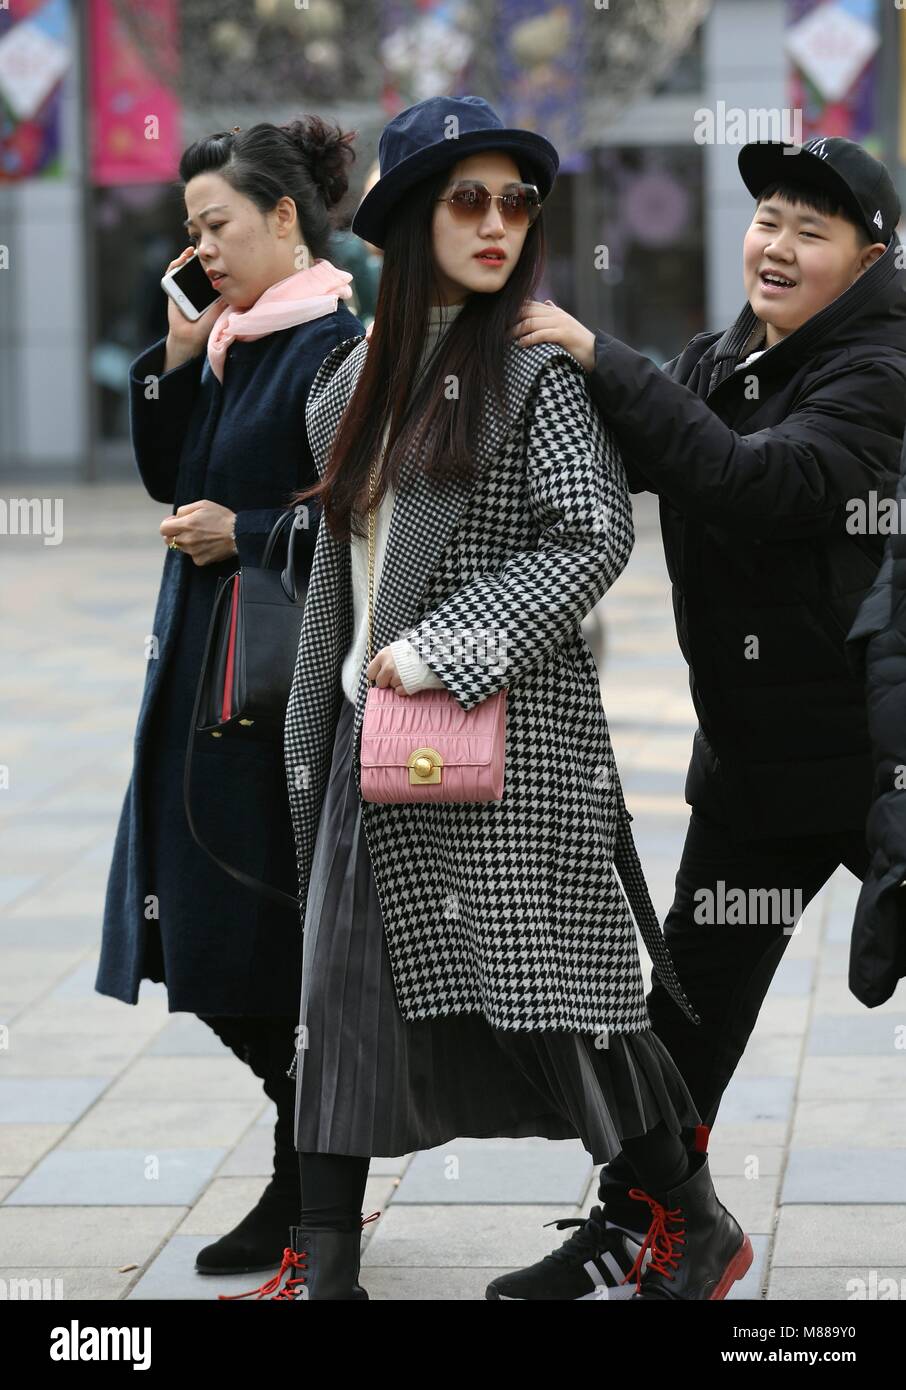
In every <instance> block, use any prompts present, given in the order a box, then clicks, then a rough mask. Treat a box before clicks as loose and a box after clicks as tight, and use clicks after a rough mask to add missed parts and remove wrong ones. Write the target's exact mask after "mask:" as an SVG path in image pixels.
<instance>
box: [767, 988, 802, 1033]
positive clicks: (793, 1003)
mask: <svg viewBox="0 0 906 1390" xmlns="http://www.w3.org/2000/svg"><path fill="white" fill-rule="evenodd" d="M809 1008H810V1000H809V998H808V996H803V995H783V994H773V993H769V994H768V997H767V998H766V999H765V1001H764V1003H763V1004H762V1006H761V1010H760V1012H759V1015H758V1026H759V1028H760V1029H761V1030H762V1032H769V1033H773V1034H780V1033H783V1034H785V1035H787V1036H789V1035H795V1034H796V1033H805V1031H806V1029H807V1027H808V1016H809Z"/></svg>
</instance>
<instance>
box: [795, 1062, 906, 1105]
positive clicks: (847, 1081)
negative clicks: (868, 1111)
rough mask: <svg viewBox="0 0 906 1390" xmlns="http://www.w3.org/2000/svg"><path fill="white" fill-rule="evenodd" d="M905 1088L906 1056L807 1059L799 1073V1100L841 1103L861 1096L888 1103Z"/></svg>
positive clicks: (901, 1093)
mask: <svg viewBox="0 0 906 1390" xmlns="http://www.w3.org/2000/svg"><path fill="white" fill-rule="evenodd" d="M904 1085H906V1054H903V1053H898V1054H897V1055H895V1056H890V1057H886V1056H874V1057H872V1056H868V1055H866V1056H860V1057H808V1056H807V1057H805V1058H804V1060H803V1064H802V1070H801V1072H800V1074H799V1099H800V1100H839V1099H840V1098H841V1097H842V1096H861V1097H862V1098H863V1099H865V1100H879V1101H885V1102H886V1101H887V1100H888V1099H889V1098H890V1097H891V1096H900V1095H903V1094H904V1093H906V1092H904Z"/></svg>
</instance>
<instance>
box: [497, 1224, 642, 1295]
mask: <svg viewBox="0 0 906 1390" xmlns="http://www.w3.org/2000/svg"><path fill="white" fill-rule="evenodd" d="M546 1224H547V1225H548V1226H556V1227H557V1230H558V1231H562V1230H564V1229H565V1228H566V1227H567V1226H578V1228H579V1229H578V1230H577V1231H574V1232H573V1234H572V1235H571V1236H570V1237H569V1239H568V1240H566V1241H564V1243H563V1244H562V1245H561V1246H560V1248H559V1249H558V1250H552V1251H551V1253H550V1254H549V1255H545V1256H544V1259H543V1260H539V1261H538V1262H537V1264H533V1265H528V1266H527V1267H526V1268H525V1269H517V1270H514V1271H513V1272H512V1273H511V1274H501V1275H500V1277H499V1278H497V1279H492V1280H491V1282H490V1284H489V1285H488V1287H487V1290H486V1291H485V1298H511V1299H515V1298H520V1299H530V1298H542V1299H559V1298H572V1299H585V1298H597V1299H607V1300H611V1299H615V1300H617V1299H619V1300H621V1299H625V1298H631V1297H632V1295H633V1294H634V1293H635V1292H636V1280H635V1279H632V1280H631V1281H630V1282H628V1283H624V1282H623V1280H624V1279H625V1278H626V1276H627V1275H628V1274H629V1272H630V1270H631V1269H632V1267H633V1265H634V1264H635V1262H636V1260H637V1258H638V1255H639V1251H640V1250H641V1248H642V1245H643V1243H644V1240H645V1233H644V1232H637V1233H636V1236H637V1238H634V1236H633V1235H631V1234H630V1233H629V1232H628V1231H624V1230H621V1229H620V1228H619V1227H618V1226H608V1225H606V1214H605V1210H604V1208H603V1207H592V1209H591V1213H590V1215H589V1216H587V1217H584V1216H571V1217H563V1218H562V1219H561V1220H559V1221H548V1222H547V1223H546ZM649 1254H650V1252H649V1251H647V1250H646V1252H645V1258H644V1260H643V1267H646V1266H647V1263H648V1259H649Z"/></svg>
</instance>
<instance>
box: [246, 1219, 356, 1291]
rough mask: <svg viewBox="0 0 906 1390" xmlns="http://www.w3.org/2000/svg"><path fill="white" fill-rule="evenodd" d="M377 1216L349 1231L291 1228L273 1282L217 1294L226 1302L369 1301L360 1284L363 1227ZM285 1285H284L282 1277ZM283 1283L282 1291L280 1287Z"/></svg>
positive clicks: (269, 1280) (270, 1280) (269, 1281)
mask: <svg viewBox="0 0 906 1390" xmlns="http://www.w3.org/2000/svg"><path fill="white" fill-rule="evenodd" d="M379 1216H380V1212H377V1211H376V1212H372V1214H371V1216H369V1217H366V1218H365V1220H364V1221H361V1222H360V1223H359V1225H358V1226H355V1227H352V1228H351V1229H350V1230H348V1231H308V1230H304V1229H303V1228H302V1227H301V1226H291V1227H290V1231H289V1245H288V1246H287V1247H286V1249H285V1250H284V1251H283V1263H282V1264H281V1266H280V1268H279V1270H278V1271H277V1273H276V1274H275V1275H274V1276H273V1278H272V1279H268V1280H267V1281H266V1282H265V1283H263V1284H262V1285H261V1286H260V1288H257V1289H250V1290H249V1292H248V1293H238V1294H224V1293H222V1294H218V1298H221V1299H223V1300H224V1301H228V1300H231V1299H235V1298H250V1297H251V1296H252V1294H254V1295H255V1297H256V1298H268V1297H269V1298H270V1299H271V1301H273V1302H276V1301H278V1300H288V1299H291V1298H293V1299H301V1300H308V1299H310V1298H314V1299H318V1300H323V1301H327V1300H334V1301H336V1300H347V1301H350V1300H353V1301H355V1302H362V1300H363V1299H367V1298H368V1294H367V1292H366V1290H365V1289H363V1288H362V1286H361V1284H360V1283H359V1266H360V1263H361V1258H362V1227H363V1226H366V1225H367V1224H368V1222H369V1221H376V1220H377V1218H378V1217H379ZM284 1275H286V1282H285V1283H283V1282H282V1281H283V1276H284ZM281 1283H282V1287H281Z"/></svg>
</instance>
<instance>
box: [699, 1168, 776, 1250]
mask: <svg viewBox="0 0 906 1390" xmlns="http://www.w3.org/2000/svg"><path fill="white" fill-rule="evenodd" d="M712 1178H713V1182H714V1190H715V1192H716V1193H717V1196H718V1198H719V1199H720V1201H721V1202H723V1204H724V1206H725V1207H726V1208H727V1211H729V1212H730V1213H731V1214H732V1215H733V1216H735V1218H736V1220H737V1221H738V1222H739V1224H740V1226H741V1227H742V1229H743V1230H744V1231H745V1232H746V1234H747V1235H752V1234H753V1232H754V1233H756V1234H758V1235H765V1236H769V1235H770V1234H771V1232H772V1231H773V1229H774V1211H775V1208H776V1205H777V1189H778V1187H779V1184H780V1179H779V1177H778V1176H777V1174H770V1173H761V1175H760V1176H759V1177H757V1178H745V1177H719V1176H717V1175H712Z"/></svg>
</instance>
